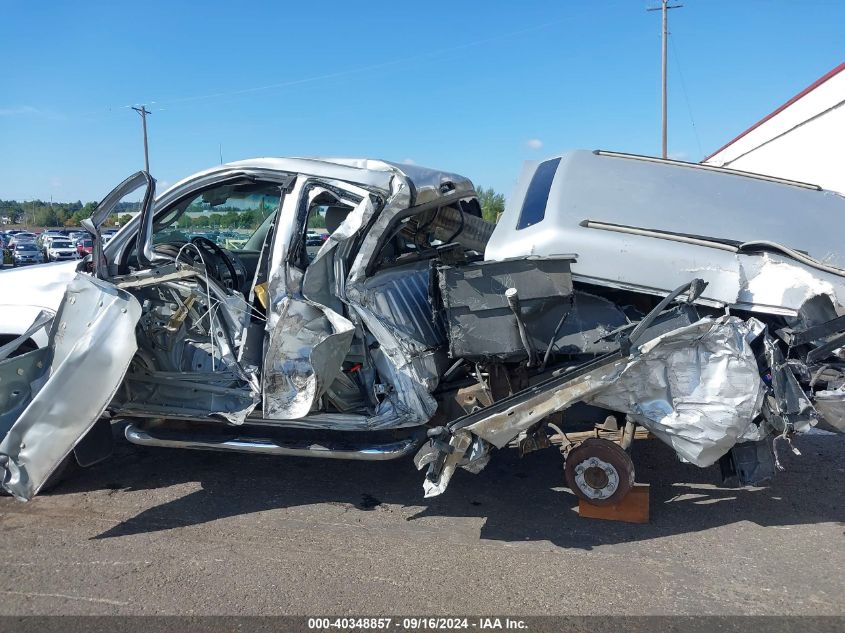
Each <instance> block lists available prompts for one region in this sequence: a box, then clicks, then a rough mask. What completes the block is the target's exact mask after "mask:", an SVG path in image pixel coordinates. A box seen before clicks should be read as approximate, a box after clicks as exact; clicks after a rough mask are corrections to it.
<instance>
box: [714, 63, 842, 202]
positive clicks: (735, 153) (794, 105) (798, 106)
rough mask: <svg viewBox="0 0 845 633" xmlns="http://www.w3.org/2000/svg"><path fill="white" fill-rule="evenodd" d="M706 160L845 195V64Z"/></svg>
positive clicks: (722, 165) (721, 165) (717, 164)
mask: <svg viewBox="0 0 845 633" xmlns="http://www.w3.org/2000/svg"><path fill="white" fill-rule="evenodd" d="M702 162H703V163H705V164H707V165H716V166H719V167H730V168H732V169H739V170H742V171H750V172H754V173H758V174H766V175H768V176H777V177H779V178H788V179H790V180H800V181H802V182H808V183H812V184H815V185H820V186H821V187H823V188H824V189H831V190H833V191H838V192H840V193H845V62H843V63H842V64H840V65H839V66H837V67H836V68H834V69H833V70H831V71H830V72H829V73H827V74H826V75H824V76H823V77H821V78H820V79H818V80H817V81H815V82H814V83H813V84H812V85H810V86H808V87H807V88H805V89H804V90H802V91H801V92H799V93H798V94H797V95H795V96H794V97H792V99H790V100H789V101H787V102H786V103H785V104H783V105H782V106H781V107H779V108H778V109H777V110H775V111H774V112H772V113H771V114H769V115H768V116H767V117H765V118H763V119H761V120H760V121H758V122H757V123H755V124H754V125H752V126H751V127H750V128H748V129H747V130H745V131H744V132H743V133H742V134H740V135H739V136H737V137H736V138H735V139H733V140H732V141H730V142H729V143H727V144H726V145H724V146H722V147H721V148H720V149H718V150H717V151H716V152H714V153H713V154H711V155H710V156H708V157H707V158H705V159H704V160H703V161H702Z"/></svg>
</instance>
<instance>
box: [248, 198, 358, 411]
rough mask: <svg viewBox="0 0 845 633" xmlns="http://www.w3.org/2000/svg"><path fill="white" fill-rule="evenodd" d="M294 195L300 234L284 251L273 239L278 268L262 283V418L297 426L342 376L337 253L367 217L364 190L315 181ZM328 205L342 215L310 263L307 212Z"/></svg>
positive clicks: (347, 342)
mask: <svg viewBox="0 0 845 633" xmlns="http://www.w3.org/2000/svg"><path fill="white" fill-rule="evenodd" d="M299 187H300V188H299V189H297V190H295V191H294V194H298V195H291V196H290V197H289V199H288V200H289V203H288V202H286V205H287V206H290V205H296V207H297V209H296V213H295V217H296V218H297V224H296V226H299V227H301V230H300V231H295V232H293V234H291V235H290V236H289V238H290V241H289V242H288V243H284V242H282V241H280V240H279V239H277V242H276V243H275V244H274V246H273V253H272V256H271V261H279V262H280V264H279V266H278V267H277V268H275V269H273V270H271V271H270V275H269V289H270V299H269V309H268V312H269V319H268V322H267V332H268V336H267V346H266V353H265V357H264V371H263V392H264V415H265V417H267V418H270V419H297V418H302V417H305V416H307V415H308V414H309V413H311V412H316V411H318V410H319V409H320V399H321V398H322V396H323V395H324V394H325V393H326V391H327V390H328V389H329V387H330V386H331V385H332V383H333V382H334V381H335V379H336V378H337V377H338V376H339V374H340V373H341V368H342V364H343V361H344V359H345V358H346V357H347V355H348V354H349V352H350V349H351V347H352V342H353V338H354V335H355V325H354V324H353V323H352V322H351V321H350V320H349V319H348V318H346V316H344V314H343V303H342V298H343V282H344V258H343V254H344V253H343V252H344V247H345V243H346V242H347V240H349V239H350V238H352V237H353V236H355V235H356V233H357V232H358V231H359V230H360V229H361V227H362V226H363V225H364V224H365V223H366V222H367V221H368V220H369V218H370V217H371V216H372V214H373V213H374V209H373V205H372V203H371V201H370V199H369V196H368V195H367V192H366V191H364V190H357V191H355V192H352V191H350V188H349V186H347V187H346V188H340V187H338V186H336V185H335V184H333V183H331V184H330V183H322V182H319V181H312V182H310V183H306V184H305V185H303V184H301V183H300V184H299ZM329 202H330V203H331V204H332V205H333V207H334V208H344V209H348V213H347V214H346V215H345V218H343V219H342V221H341V222H340V224H339V226H336V227H332V228H333V231H332V232H331V234H330V236H329V238H328V239H327V240H326V242H324V243H323V244H322V246H321V247H320V249H319V251H318V252H317V253H316V254H315V255H314V256H313V258H312V257H311V256H310V255H309V254H308V252H307V243H306V240H305V237H306V234H305V228H306V227H307V224H308V221H309V219H310V218H311V213H312V211H313V210H314V209H315V208H317V207H319V206H321V205H322V206H324V207H325V206H328V203H329ZM286 211H287V213H288V214H290V213H291V210H290V208H288V209H287V210H286V209H284V208H283V210H282V213H283V214H284V213H285V212H286ZM279 253H285V256H284V257H281V256H280V255H279Z"/></svg>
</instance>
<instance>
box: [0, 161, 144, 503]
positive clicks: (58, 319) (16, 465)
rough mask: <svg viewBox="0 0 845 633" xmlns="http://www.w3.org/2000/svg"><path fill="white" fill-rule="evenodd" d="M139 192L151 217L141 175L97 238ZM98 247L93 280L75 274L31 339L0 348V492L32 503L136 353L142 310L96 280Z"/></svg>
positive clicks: (114, 196)
mask: <svg viewBox="0 0 845 633" xmlns="http://www.w3.org/2000/svg"><path fill="white" fill-rule="evenodd" d="M142 186H146V195H145V196H144V207H145V209H144V210H147V211H148V210H149V209H148V208H147V207H148V206H149V205H151V201H152V198H153V197H154V196H153V194H154V191H155V181H154V180H152V178H150V177H149V175H148V174H146V173H145V172H138V174H135V175H134V176H131V177H130V178H128V179H126V180H125V181H124V182H123V183H121V184H120V185H119V186H118V187H117V188H116V189H115V190H114V191H112V193H110V194H109V195H108V196H107V197H106V198H104V200H103V203H101V204H100V206H99V207H98V208H97V211H96V212H95V214H94V216H92V218H91V219H90V220H88V221H86V223H85V224H86V228H87V229H88V230H89V231H91V232H92V233H93V234H94V235H98V234H99V227H100V225H101V224H102V223H103V221H104V220H105V219H106V218H107V217H108V215H109V213H110V212H111V210H112V209H113V207H114V205H115V204H116V203H117V202H119V201H120V200H121V199H122V198H123V197H124V196H126V195H127V194H129V193H131V192H132V191H134V190H135V189H138V188H139V187H142ZM142 212H143V210H142ZM98 241H99V239H95V258H94V270H95V273H96V274H95V275H90V274H88V273H84V272H78V273H77V274H76V276H75V277H74V278H73V279H72V280H71V281H70V283H69V284H68V286H67V289H66V291H65V294H64V298H63V299H62V302H61V304H60V306H59V308H58V310H57V312H56V313H55V315H52V314H50V312H48V311H42V312H41V313H40V314H39V315H38V317H37V318H36V319H35V321H34V322H33V323H32V325H31V326H30V327H29V329H28V330H27V332H25V333H24V334H23V335H22V336H20V337H18V339H16V340H14V341H11V342H10V343H8V344H6V345H4V346H3V347H0V437H2V439H0V476H2V481H0V484H2V486H3V488H4V489H5V490H7V491H8V492H10V493H12V494H13V495H14V496H15V497H17V498H19V499H23V500H28V499H31V498H32V497H34V496H35V495H36V494H37V493H38V491H39V490H40V489H41V487H42V486H43V485H44V482H45V481H47V479H48V478H49V477H50V475H51V474H52V473H53V471H55V470H56V468H57V467H58V466H59V465H60V464H61V463H62V461H63V460H64V459H65V457H67V456H68V455H69V454H70V452H71V451H72V450H73V449H74V447H75V446H76V445H77V444H78V443H79V441H80V440H81V439H82V438H83V437H84V436H85V434H86V433H87V432H88V431H89V430H90V429H91V427H92V426H94V424H95V423H96V422H97V420H98V419H99V418H100V416H101V415H102V414H103V411H105V409H106V407H107V406H108V404H109V402H110V401H111V399H112V398H113V396H114V394H115V392H116V391H117V388H118V387H119V386H120V384H121V382H122V381H123V377H124V375H125V373H126V370H127V368H128V367H129V362H130V361H131V360H132V357H133V356H134V355H135V352H136V350H137V344H136V341H135V325H136V323H137V322H138V319H139V318H140V316H141V307H140V305H139V304H138V301H137V300H136V299H135V297H133V296H132V295H130V294H129V293H127V292H125V291H123V290H120V289H118V288H117V287H116V286H114V285H113V284H111V283H109V281H107V280H105V279H101V278H99V277H100V276H104V273H103V270H104V268H105V265H104V264H105V263H104V262H103V261H101V260H100V259H99V258H101V257H102V255H101V253H102V251H101V248H98V245H97V244H96V242H98ZM41 327H46V328H48V330H49V337H48V344H47V346H46V347H41V348H38V349H35V350H32V351H28V352H26V353H23V354H20V355H17V356H15V355H14V354H15V353H16V352H19V351H20V350H21V347H20V346H21V344H22V343H24V342H25V341H26V340H28V339H29V337H30V336H31V335H32V333H34V332H35V331H37V330H38V329H39V328H41Z"/></svg>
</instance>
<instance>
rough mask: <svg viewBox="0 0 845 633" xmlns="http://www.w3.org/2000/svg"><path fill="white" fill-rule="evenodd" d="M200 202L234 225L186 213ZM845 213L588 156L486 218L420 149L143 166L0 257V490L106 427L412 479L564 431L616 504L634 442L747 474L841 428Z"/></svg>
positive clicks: (782, 194)
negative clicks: (65, 223)
mask: <svg viewBox="0 0 845 633" xmlns="http://www.w3.org/2000/svg"><path fill="white" fill-rule="evenodd" d="M136 190H140V191H141V194H142V196H143V201H142V204H141V212H140V214H139V215H138V216H137V217H135V218H134V219H133V220H132V221H131V222H129V223H128V224H127V225H126V226H125V227H124V228H123V229H121V230H120V232H119V233H117V235H116V236H114V237H113V238H112V239H111V241H109V242H108V244H107V245H106V246H105V247H103V246H102V243H103V242H102V240H101V239H100V227H101V226H102V224H103V222H104V220H105V219H106V218H107V217H108V215H109V214H110V213H111V212H112V211H113V209H114V207H115V204H116V203H117V202H118V201H120V200H121V199H123V198H124V197H125V196H126V195H127V194H129V193H130V192H132V191H136ZM213 213H218V214H219V215H218V218H219V217H221V216H222V215H223V214H226V215H227V216H228V215H229V214H234V215H233V216H231V217H233V218H235V220H238V219H239V218H240V219H243V214H245V213H251V214H253V215H252V216H250V217H251V218H252V220H253V221H254V226H255V228H254V229H251V234H250V235H249V236H248V237H246V238H245V239H242V240H240V241H237V240H235V241H231V242H229V243H227V242H225V241H224V242H223V243H222V244H221V243H220V240H218V239H213V236H210V234H209V233H208V232H204V233H203V232H200V233H196V232H192V231H191V229H192V227H195V226H203V225H204V226H207V225H208V223H207V222H205V221H203V222H198V221H197V218H203V217H207V216H209V214H213ZM843 217H845V199H843V198H841V197H840V196H837V195H835V194H832V193H829V192H825V191H821V190H819V189H818V188H816V187H813V186H810V185H804V184H802V183H792V182H785V181H781V180H776V179H772V178H767V177H762V176H755V175H750V174H743V173H740V172H732V171H730V170H724V169H717V168H712V167H704V166H698V165H691V164H687V163H678V162H673V161H662V160H655V159H649V158H643V157H636V156H627V155H620V154H611V153H603V152H585V151H580V152H573V153H571V154H567V155H564V156H562V157H558V158H553V159H551V160H547V161H543V162H540V163H529V164H527V165H526V167H525V171H524V173H523V174H522V177H521V180H520V182H519V184H518V185H517V189H516V192H515V194H514V195H513V196H512V197H511V198H510V199H509V201H508V205H507V208H506V210H505V212H504V214H503V216H502V217H501V218H500V220H499V222H498V224H496V225H494V224H492V223H489V222H486V221H485V220H483V219H482V217H481V210H480V207H479V204H478V201H477V199H476V196H475V192H474V190H473V185H472V183H471V182H470V181H469V180H467V179H466V178H463V177H461V176H458V175H455V174H448V173H442V172H439V171H434V170H429V169H423V168H419V167H415V166H408V165H396V164H392V163H387V162H381V161H373V160H348V159H331V160H328V159H326V160H312V159H255V160H249V161H243V162H239V163H232V164H229V165H222V166H220V167H217V168H214V169H211V170H208V171H205V172H202V173H200V174H197V175H194V176H191V177H189V178H187V179H185V180H183V181H182V182H180V183H178V184H177V185H175V186H173V187H171V188H170V189H168V190H167V191H166V192H165V193H164V194H162V195H161V196H160V197H159V198H157V199H156V198H155V181H154V180H153V179H152V178H151V177H150V176H149V174H147V173H145V172H139V173H138V174H135V175H134V176H132V177H130V178H129V179H127V180H126V181H125V182H124V183H122V184H121V185H120V186H119V187H118V188H117V189H116V190H115V191H114V192H112V193H111V194H109V195H108V196H107V197H106V198H105V199H104V200H103V202H102V203H101V204H100V205H99V206H98V208H97V210H96V212H95V214H94V216H93V217H92V218H91V219H90V220H88V221H87V222H86V228H87V230H88V231H89V232H91V233H92V234H93V235H94V238H95V239H94V244H95V249H94V252H93V254H92V255H91V256H90V257H89V258H87V259H86V260H85V261H83V262H82V263H80V264H77V263H67V264H56V265H51V266H41V267H35V268H31V269H28V270H21V271H6V272H3V273H0V297H2V298H3V299H2V304H3V305H0V334H2V335H3V338H2V339H1V340H0V344H2V347H0V437H2V442H0V467H2V471H0V472H2V474H3V481H2V485H3V487H4V488H5V489H6V490H8V491H9V492H11V493H12V494H14V495H15V496H16V497H18V498H21V499H29V498H31V497H32V496H34V495H35V494H36V493H37V492H38V491H39V489H41V488H42V487H44V486H45V483H46V482H48V480H50V479H51V477H52V478H53V479H55V478H56V477H57V475H58V473H60V472H61V470H62V465H63V464H67V463H68V462H69V460H75V461H77V462H78V463H79V464H81V465H83V466H85V465H90V464H93V463H96V462H97V461H99V460H100V459H103V458H104V457H106V456H108V455H109V453H110V450H111V444H110V442H111V438H112V435H111V426H110V425H111V423H112V422H114V421H116V420H121V421H123V422H124V423H125V435H126V438H127V439H128V440H129V441H130V442H132V443H135V444H140V445H144V446H162V447H177V448H193V449H207V450H221V451H239V452H248V453H258V454H272V455H308V456H314V457H323V458H335V459H359V460H384V459H392V458H398V457H402V456H410V455H411V454H412V453H416V456H415V463H416V465H417V467H418V468H420V469H424V470H425V478H424V490H425V495H426V496H433V495H437V494H440V493H442V492H443V491H444V490H445V489H446V487H447V485H448V483H449V480H450V478H451V477H452V475H453V474H454V472H455V471H456V469H458V468H463V469H466V470H468V471H470V472H473V473H477V472H479V471H481V469H483V468H484V466H485V465H486V464H487V462H488V461H489V459H490V458H491V456H492V454H493V453H494V452H495V449H503V448H506V447H514V448H518V449H519V450H520V452H521V453H522V454H526V453H530V452H531V451H534V450H538V449H541V448H545V447H549V446H559V447H560V448H561V450H562V453H563V455H564V459H565V468H564V471H565V476H566V481H567V483H568V485H569V486H570V488H572V490H573V491H574V492H575V493H576V494H577V495H578V496H579V497H581V498H582V499H584V500H586V501H588V502H590V503H595V504H607V503H613V502H615V501H617V500H619V499H620V498H621V497H623V496H624V495H625V494H626V493H627V492H628V490H629V489H630V487H631V485H632V484H633V481H634V465H633V462H632V461H631V458H630V456H629V451H630V448H631V445H632V443H633V442H634V439H635V438H636V437H641V436H642V435H643V434H644V433H645V432H647V433H649V434H651V435H653V436H655V437H657V438H659V439H661V440H663V441H664V442H666V443H667V444H669V445H671V446H672V447H673V448H674V449H675V451H676V452H677V454H678V456H679V457H680V458H681V459H683V460H685V461H687V462H691V463H693V464H696V465H698V466H702V467H703V466H709V465H711V464H714V463H716V462H719V463H720V465H721V467H722V470H723V474H724V475H725V476H726V477H732V478H734V479H736V480H738V481H739V482H740V483H757V482H760V481H763V480H765V479H767V478H769V477H770V476H771V475H772V474H773V473H774V471H775V469H776V467H777V466H778V463H777V450H778V445H779V444H781V442H780V441H779V440H781V439H782V440H783V442H782V444H783V445H784V446H787V447H788V446H789V445H790V437H791V436H792V435H793V434H794V433H796V432H802V431H806V430H808V429H810V428H811V427H812V426H814V425H817V424H818V425H821V426H824V427H825V428H828V429H841V428H842V427H843V418H844V417H845V378H844V377H843V367H845V361H844V360H843V358H842V356H841V351H842V348H843V346H845V310H843V307H842V306H843V301H844V300H845V269H844V268H843V266H845V251H843V249H842V248H841V247H840V244H839V239H840V237H839V236H840V234H841V231H839V230H838V229H839V228H840V225H841V224H842V220H841V219H840V218H843ZM320 230H322V231H324V233H325V234H326V236H327V237H326V238H325V241H322V242H320V240H319V239H318V238H317V237H316V236H317V235H318V231H320ZM71 264H72V265H71ZM585 428H586V429H587V431H586V432H585V431H584V429H585ZM781 450H782V449H781Z"/></svg>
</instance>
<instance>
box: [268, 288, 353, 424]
mask: <svg viewBox="0 0 845 633" xmlns="http://www.w3.org/2000/svg"><path fill="white" fill-rule="evenodd" d="M279 308H280V312H281V317H280V319H279V324H280V326H279V327H276V328H274V329H273V330H272V331H271V332H270V340H269V343H268V346H267V349H268V353H267V356H266V358H265V365H264V372H263V375H264V416H265V417H268V418H271V419H297V418H302V417H305V416H306V415H308V413H309V412H310V411H311V409H312V408H313V406H314V403H315V402H316V401H317V399H318V398H320V396H322V395H323V394H324V393H325V391H326V389H327V388H328V387H329V385H330V384H331V382H332V381H333V380H334V379H335V376H336V373H337V371H338V370H339V368H340V366H341V363H342V362H343V359H344V357H345V356H346V354H347V352H348V351H349V347H350V345H351V344H352V337H353V335H354V333H355V327H354V326H353V325H352V323H350V322H349V320H347V319H345V318H344V317H342V316H340V315H339V314H337V313H336V312H334V311H333V310H330V309H328V308H325V306H320V305H319V304H315V303H312V302H310V301H307V300H302V299H295V298H293V297H284V298H283V299H282V301H281V303H280V306H279Z"/></svg>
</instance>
